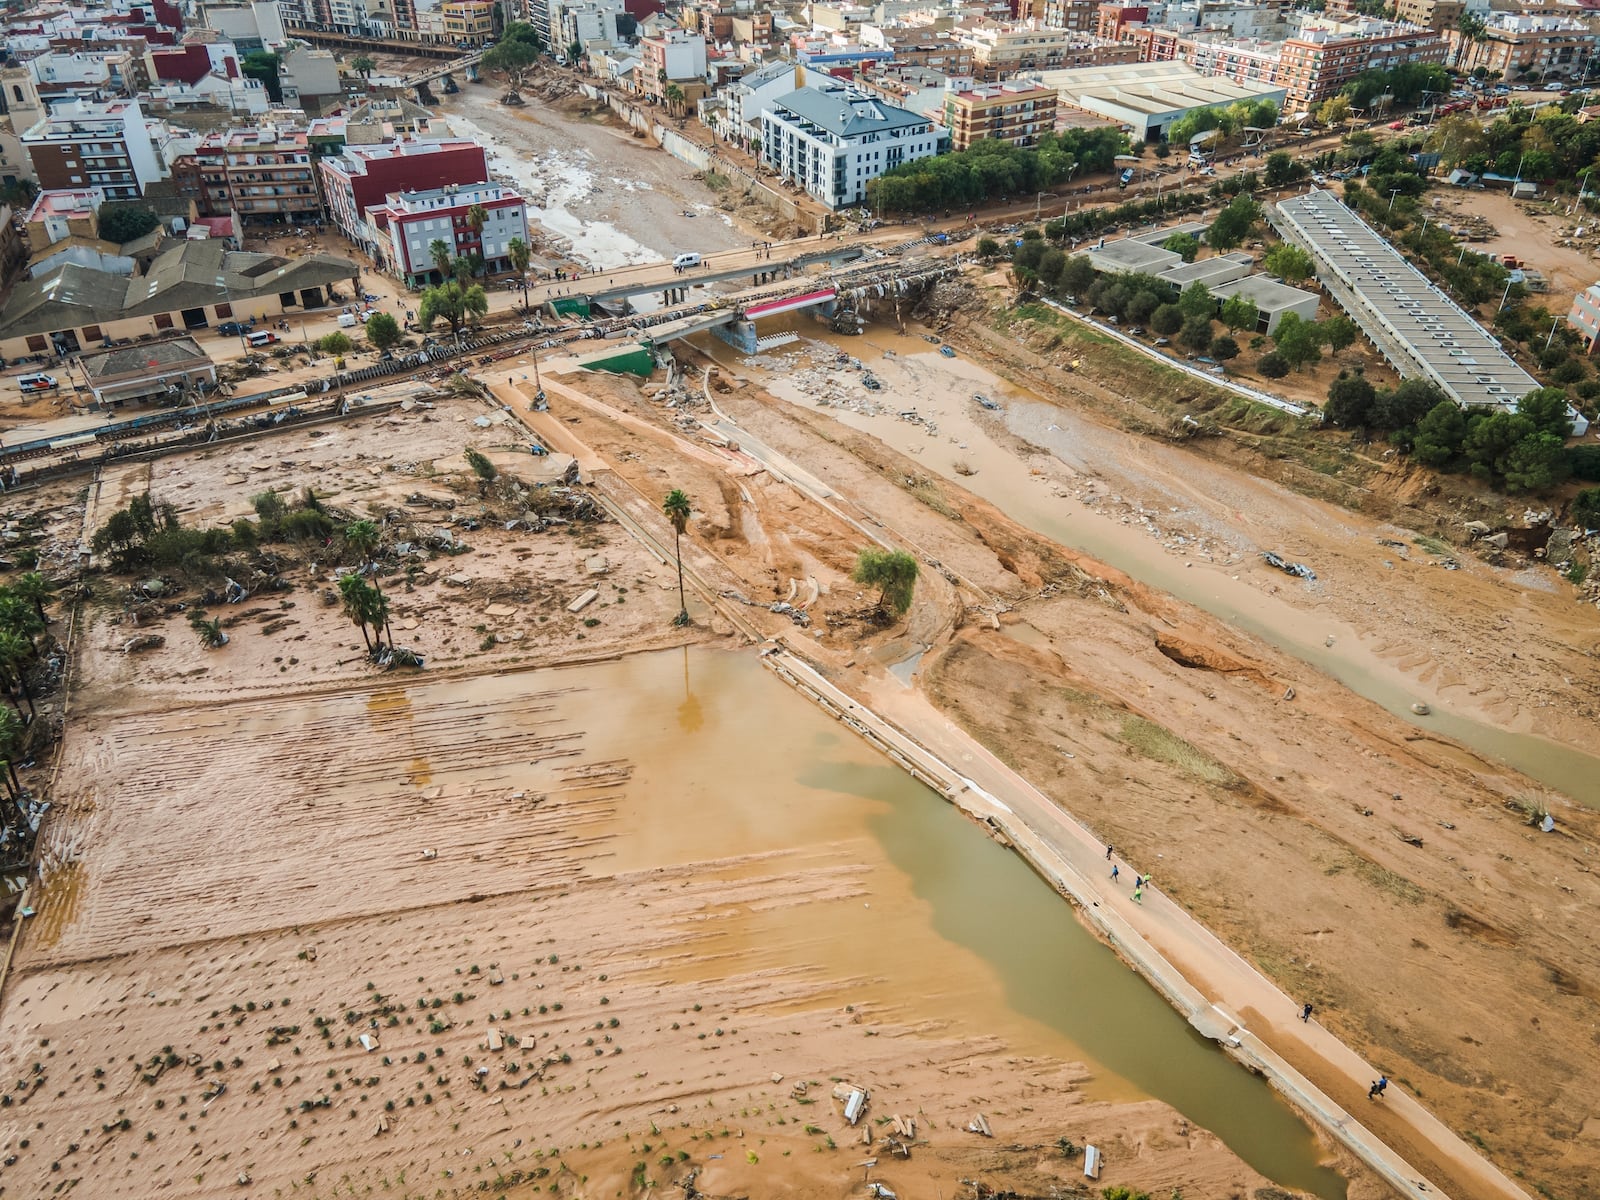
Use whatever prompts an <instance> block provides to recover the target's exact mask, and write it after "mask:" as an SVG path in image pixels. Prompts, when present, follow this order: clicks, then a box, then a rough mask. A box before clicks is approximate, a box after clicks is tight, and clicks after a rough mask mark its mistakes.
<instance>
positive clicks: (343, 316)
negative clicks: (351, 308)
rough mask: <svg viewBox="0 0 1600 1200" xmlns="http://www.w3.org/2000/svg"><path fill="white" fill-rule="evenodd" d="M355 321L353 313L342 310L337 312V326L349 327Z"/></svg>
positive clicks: (341, 327)
mask: <svg viewBox="0 0 1600 1200" xmlns="http://www.w3.org/2000/svg"><path fill="white" fill-rule="evenodd" d="M355 323H356V315H355V313H349V312H342V313H340V314H339V328H340V329H350V328H351V327H353V326H354V325H355Z"/></svg>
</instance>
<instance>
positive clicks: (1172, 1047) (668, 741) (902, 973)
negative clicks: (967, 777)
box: [450, 649, 1344, 1198]
mask: <svg viewBox="0 0 1600 1200" xmlns="http://www.w3.org/2000/svg"><path fill="white" fill-rule="evenodd" d="M506 682H507V681H503V680H499V681H495V686H496V688H497V689H498V688H500V687H505V686H506ZM450 686H455V685H450ZM463 686H466V685H463ZM470 686H473V687H475V688H476V687H478V686H480V685H479V684H476V683H475V684H473V685H470ZM528 686H530V687H532V686H534V685H533V684H529V685H528ZM537 686H539V687H541V688H550V687H559V688H560V689H562V694H563V695H564V696H565V701H564V703H563V708H562V711H563V715H564V717H566V718H568V719H570V720H573V721H574V723H577V724H582V725H584V727H585V728H586V729H587V732H586V734H585V736H584V750H585V755H586V756H594V757H599V758H609V757H611V756H612V755H613V754H614V755H615V756H617V757H619V758H621V757H626V758H627V759H628V760H629V762H630V763H631V765H632V769H633V773H632V777H631V780H630V782H629V784H628V786H627V787H626V788H625V789H624V792H625V794H624V796H623V797H622V798H621V799H620V800H619V802H618V805H617V808H616V810H615V816H614V817H613V818H612V819H611V821H612V823H611V826H610V827H609V828H608V829H607V830H606V832H608V833H609V834H610V835H611V837H610V839H609V840H608V849H609V850H610V853H609V854H608V856H607V858H606V860H605V862H604V864H603V865H604V869H606V870H608V871H610V870H619V871H634V870H645V869H649V868H652V867H667V866H679V865H682V864H692V863H703V864H706V866H705V868H704V869H705V870H706V871H707V872H710V873H713V874H724V875H726V876H727V877H729V878H749V877H751V876H759V875H761V874H763V873H767V872H771V871H772V870H774V869H782V870H786V871H787V870H793V869H796V867H797V866H798V868H799V869H800V870H802V871H811V872H815V873H816V874H817V877H818V879H819V889H818V890H819V893H821V892H824V891H825V892H827V893H828V895H829V897H830V898H827V899H821V900H818V901H817V902H815V903H808V904H806V905H804V906H803V907H800V908H795V907H791V906H782V905H773V906H770V907H766V906H759V905H730V906H728V907H726V908H724V909H721V910H719V911H716V912H714V913H710V914H702V916H703V918H704V919H703V920H702V921H701V923H700V932H698V933H696V934H695V935H694V936H693V937H692V938H691V940H690V942H689V948H690V950H691V951H692V953H691V954H690V955H688V956H686V957H685V958H684V959H682V960H681V961H675V962H674V963H673V964H672V965H671V966H669V967H666V968H663V970H664V971H666V972H669V973H670V974H671V975H672V977H673V978H674V979H677V980H683V979H691V980H693V979H716V978H720V977H722V976H724V975H726V974H729V973H733V972H740V973H743V972H746V971H750V970H752V969H755V970H761V969H774V970H795V969H799V970H801V971H802V972H803V974H804V976H805V978H806V981H807V982H808V983H810V984H814V985H816V986H818V987H819V988H820V989H821V993H820V994H821V995H822V996H823V997H824V998H826V999H828V1000H831V1001H833V1002H836V1003H838V1004H840V1005H843V1004H847V1003H854V1004H856V1005H857V1006H858V1007H863V1008H864V1009H866V1010H867V1011H869V1012H870V1013H871V1014H872V1017H873V1019H879V1018H881V1019H885V1020H889V1021H895V1022H905V1023H910V1024H916V1025H923V1024H926V1025H928V1026H930V1027H933V1028H946V1029H950V1030H951V1031H953V1032H956V1033H960V1034H964V1035H984V1034H986V1035H993V1036H997V1037H999V1038H1001V1039H1003V1040H1004V1041H1005V1042H1006V1043H1007V1044H1008V1046H1010V1047H1011V1048H1012V1049H1014V1050H1015V1051H1016V1052H1017V1053H1019V1054H1025V1055H1050V1056H1055V1057H1058V1058H1064V1059H1067V1060H1075V1061H1080V1062H1084V1063H1086V1064H1088V1065H1089V1066H1090V1067H1091V1068H1092V1069H1093V1070H1094V1072H1095V1079H1094V1081H1093V1083H1092V1085H1091V1091H1093V1092H1094V1093H1095V1094H1097V1095H1101V1096H1105V1097H1108V1098H1111V1097H1116V1098H1123V1097H1133V1096H1145V1095H1148V1096H1154V1097H1157V1098H1159V1099H1161V1100H1164V1101H1166V1102H1167V1103H1170V1104H1172V1105H1173V1106H1174V1107H1176V1108H1178V1109H1179V1110H1180V1111H1182V1112H1183V1113H1184V1114H1185V1115H1186V1116H1188V1117H1189V1118H1190V1119H1191V1120H1193V1121H1195V1122H1196V1123H1198V1124H1200V1125H1203V1126H1205V1127H1207V1128H1209V1129H1211V1130H1213V1131H1214V1132H1216V1133H1217V1134H1218V1135H1219V1136H1220V1137H1222V1138H1223V1139H1224V1141H1226V1142H1227V1144H1228V1145H1229V1146H1230V1147H1231V1148H1232V1149H1233V1150H1234V1151H1235V1152H1236V1153H1238V1154H1239V1155H1240V1156H1241V1157H1242V1158H1244V1159H1245V1160H1246V1161H1247V1162H1249V1163H1250V1164H1251V1165H1252V1166H1254V1167H1255V1168H1256V1169H1257V1170H1259V1171H1261V1172H1262V1173H1263V1174H1265V1175H1267V1176H1268V1177H1270V1178H1272V1179H1274V1180H1276V1181H1277V1182H1279V1183H1281V1184H1284V1185H1287V1186H1292V1187H1297V1188H1303V1189H1305V1190H1308V1191H1312V1192H1315V1193H1316V1194H1317V1195H1319V1196H1323V1197H1329V1198H1335V1197H1342V1196H1343V1194H1344V1181H1343V1180H1342V1179H1341V1178H1340V1177H1339V1176H1338V1175H1337V1174H1336V1173H1334V1172H1333V1171H1331V1170H1329V1169H1327V1168H1325V1167H1323V1166H1321V1165H1320V1163H1319V1154H1318V1148H1317V1146H1316V1143H1315V1141H1314V1139H1313V1138H1312V1136H1311V1134H1310V1132H1309V1130H1308V1129H1307V1128H1306V1127H1305V1126H1304V1125H1303V1124H1302V1123H1301V1122H1300V1120H1299V1119H1298V1118H1297V1117H1295V1116H1294V1115H1293V1113H1291V1112H1290V1110H1289V1109H1288V1108H1286V1107H1285V1106H1284V1105H1283V1104H1282V1103H1281V1102H1280V1101H1279V1100H1278V1099H1277V1098H1276V1096H1275V1095H1274V1094H1273V1093H1272V1091H1271V1089H1270V1088H1269V1087H1267V1085H1266V1084H1264V1083H1263V1082H1262V1081H1261V1080H1259V1079H1258V1078H1255V1077H1253V1076H1251V1075H1249V1074H1248V1073H1247V1072H1245V1071H1242V1070H1240V1069H1239V1068H1238V1067H1237V1066H1235V1065H1234V1064H1233V1063H1232V1062H1230V1061H1229V1060H1228V1059H1227V1058H1225V1057H1224V1056H1223V1055H1222V1054H1221V1053H1220V1052H1219V1051H1217V1050H1216V1049H1215V1047H1214V1046H1212V1045H1211V1044H1210V1043H1209V1042H1206V1041H1205V1040H1204V1039H1202V1038H1200V1037H1199V1035H1197V1034H1196V1033H1194V1032H1193V1031H1192V1030H1191V1029H1190V1028H1189V1026H1188V1025H1187V1024H1186V1023H1185V1022H1184V1021H1183V1020H1182V1019H1181V1018H1180V1017H1179V1016H1178V1015H1177V1014H1176V1013H1175V1012H1173V1011H1172V1009H1170V1008H1169V1007H1168V1006H1167V1005H1166V1004H1165V1003H1164V1002H1163V1001H1162V1000H1161V999H1160V998H1159V997H1158V996H1157V995H1156V993H1155V992H1154V991H1153V990H1151V989H1150V988H1149V987H1147V986H1146V985H1145V984H1144V983H1143V982H1141V981H1140V980H1139V978H1138V977H1137V976H1136V975H1134V974H1133V973H1132V972H1130V971H1129V970H1128V969H1127V968H1126V967H1125V966H1124V965H1123V964H1122V963H1121V962H1120V961H1119V960H1118V959H1117V958H1116V956H1115V955H1114V954H1112V953H1111V951H1110V950H1108V949H1107V948H1106V947H1104V946H1102V945H1101V944H1100V943H1099V942H1097V941H1096V940H1095V939H1094V938H1093V937H1091V936H1090V935H1089V934H1088V932H1087V931H1086V930H1084V929H1083V927H1082V926H1081V925H1079V924H1078V922H1077V920H1076V919H1075V917H1074V916H1073V914H1072V912H1071V910H1070V908H1069V907H1068V906H1067V904H1066V903H1065V902H1064V901H1062V900H1061V899H1060V898H1059V897H1058V896H1057V895H1056V894H1055V892H1054V891H1052V890H1051V889H1050V888H1049V887H1048V886H1046V885H1045V884H1044V883H1042V882H1040V880H1039V879H1038V878H1037V877H1036V876H1035V875H1034V874H1033V872H1032V871H1031V870H1030V869H1029V868H1028V867H1027V865H1026V864H1025V863H1023V861H1022V860H1021V859H1019V858H1018V857H1016V856H1015V855H1014V854H1013V853H1011V852H1010V851H1008V850H1006V849H1004V848H1002V847H1000V846H999V845H997V844H996V843H995V842H993V841H992V840H990V839H989V838H988V837H986V836H984V835H983V834H982V833H981V832H980V831H979V830H978V829H977V828H976V827H975V826H973V825H972V824H971V822H969V821H967V820H966V819H965V818H964V817H962V816H961V814H960V813H958V812H957V811H956V810H955V809H953V808H952V807H951V806H950V805H948V804H947V803H946V802H945V801H944V800H943V799H942V798H941V797H939V796H938V795H937V794H936V793H934V792H932V791H930V790H928V789H927V788H925V787H923V786H922V785H921V784H919V783H918V782H916V781H915V780H914V779H912V778H911V777H910V776H909V775H907V774H905V773H904V772H903V771H901V770H900V769H899V768H897V767H895V766H894V765H893V764H891V763H890V762H888V761H887V760H886V759H884V758H883V757H882V756H880V755H879V754H878V753H877V752H876V751H874V750H873V749H872V748H871V747H870V746H868V745H867V744H866V743H864V742H861V741H860V740H858V739H857V738H855V737H854V736H853V735H850V734H849V733H848V732H847V731H845V730H843V729H841V728H840V727H838V726H837V725H835V724H834V723H833V722H832V721H830V720H828V719H827V718H826V717H825V716H824V715H823V714H822V713H821V712H820V711H819V710H818V709H816V708H815V707H814V706H812V705H811V704H809V703H807V702H806V701H805V700H804V699H803V698H802V697H800V696H799V695H797V694H796V693H794V692H793V691H791V690H790V689H789V688H787V687H786V686H784V685H783V684H782V683H781V682H780V681H779V680H777V679H775V678H774V677H772V676H771V675H770V674H768V673H767V672H766V671H765V670H764V669H763V668H762V667H761V665H760V663H759V662H758V660H757V659H756V658H755V657H754V656H753V655H749V654H730V653H726V652H718V651H709V650H703V649H694V650H685V651H669V652H663V653H660V654H651V655H642V656H636V657H632V658H629V659H626V660H623V661H621V662H617V663H608V664H603V665H599V666H594V667H585V668H580V669H572V670H564V671H556V672H545V673H541V674H540V675H539V676H538V684H537ZM505 700H506V702H507V703H510V704H515V703H516V699H515V696H514V694H511V693H510V692H509V690H508V694H507V695H506V697H505ZM773 856H781V858H782V861H781V862H780V863H778V864H774V862H773V861H772V857H773ZM841 868H845V869H848V873H849V874H850V877H851V878H852V879H856V880H859V881H860V882H859V884H858V885H856V886H852V887H851V888H849V889H848V892H847V894H844V895H837V894H835V893H836V892H837V891H838V889H837V888H836V887H835V886H834V885H833V884H832V883H830V884H829V885H828V886H827V887H824V886H823V885H822V882H821V881H822V880H823V879H825V878H826V877H828V876H829V875H830V873H836V872H838V871H839V870H840V869H841ZM806 1002H807V1003H815V995H813V996H812V997H811V998H810V999H808V1000H807V1001H806Z"/></svg>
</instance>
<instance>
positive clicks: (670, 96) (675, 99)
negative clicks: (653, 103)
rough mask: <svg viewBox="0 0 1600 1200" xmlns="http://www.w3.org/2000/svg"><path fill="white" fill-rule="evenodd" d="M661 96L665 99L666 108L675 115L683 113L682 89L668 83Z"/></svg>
mask: <svg viewBox="0 0 1600 1200" xmlns="http://www.w3.org/2000/svg"><path fill="white" fill-rule="evenodd" d="M662 94H663V95H664V96H665V97H666V100H667V107H668V108H670V109H671V110H672V111H673V113H674V114H675V115H676V114H681V113H682V111H683V89H682V88H681V87H679V86H678V85H677V84H675V83H669V84H667V90H666V91H665V92H664V93H662Z"/></svg>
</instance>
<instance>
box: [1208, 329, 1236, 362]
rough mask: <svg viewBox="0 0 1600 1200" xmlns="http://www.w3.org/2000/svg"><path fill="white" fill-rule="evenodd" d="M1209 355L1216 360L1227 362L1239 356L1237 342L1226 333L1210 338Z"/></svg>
mask: <svg viewBox="0 0 1600 1200" xmlns="http://www.w3.org/2000/svg"><path fill="white" fill-rule="evenodd" d="M1211 357H1212V358H1214V359H1216V360H1217V361H1218V362H1229V361H1231V360H1233V359H1235V358H1238V357H1239V343H1238V342H1236V341H1234V340H1233V339H1232V338H1231V337H1229V336H1228V335H1227V334H1223V335H1222V336H1221V337H1219V338H1214V339H1212V342H1211Z"/></svg>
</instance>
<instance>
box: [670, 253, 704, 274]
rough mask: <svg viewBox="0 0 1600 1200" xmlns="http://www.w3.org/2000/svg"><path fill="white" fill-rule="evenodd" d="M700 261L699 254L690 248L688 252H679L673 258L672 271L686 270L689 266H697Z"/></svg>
mask: <svg viewBox="0 0 1600 1200" xmlns="http://www.w3.org/2000/svg"><path fill="white" fill-rule="evenodd" d="M702 261H703V260H702V259H701V257H700V255H698V254H696V253H695V252H694V251H692V250H691V251H689V253H687V254H680V255H678V257H677V258H675V259H673V260H672V269H673V270H674V271H687V270H688V269H689V268H690V267H698V266H699V265H700V263H701V262H702Z"/></svg>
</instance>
